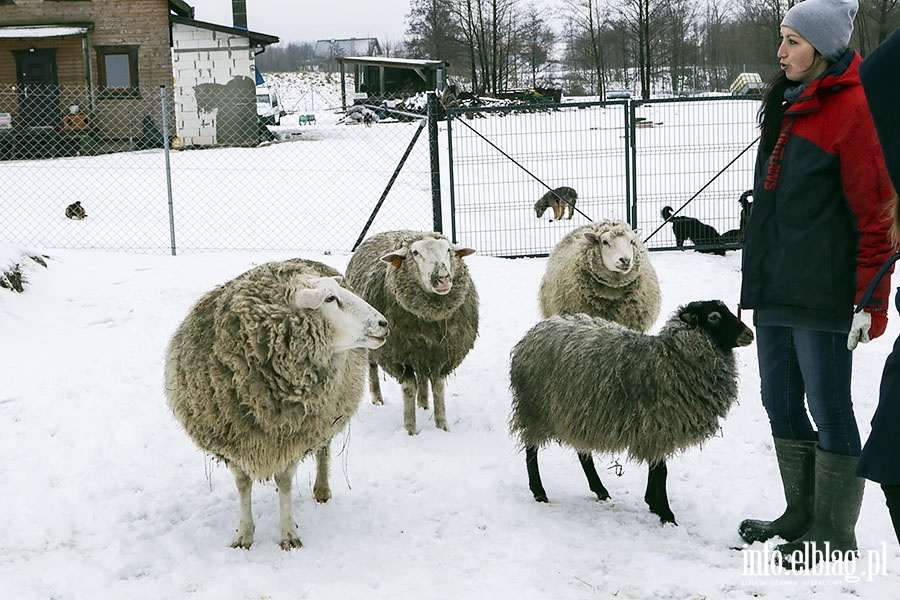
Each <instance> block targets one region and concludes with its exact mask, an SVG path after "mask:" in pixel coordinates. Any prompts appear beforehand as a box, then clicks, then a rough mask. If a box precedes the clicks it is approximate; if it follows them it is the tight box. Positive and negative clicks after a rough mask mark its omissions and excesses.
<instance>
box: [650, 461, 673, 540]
mask: <svg viewBox="0 0 900 600" xmlns="http://www.w3.org/2000/svg"><path fill="white" fill-rule="evenodd" d="M668 474H669V470H668V469H667V468H666V461H664V460H661V461H659V462H657V463H654V464H652V465H650V472H649V473H648V475H647V492H646V493H645V494H644V502H646V503H647V505H648V506H649V507H650V512H652V513H653V514H655V515H658V516H659V520H660V521H662V522H663V523H672V524H673V525H678V523H676V522H675V515H674V514H672V509H670V508H669V496H668V494H667V493H666V477H667V476H668Z"/></svg>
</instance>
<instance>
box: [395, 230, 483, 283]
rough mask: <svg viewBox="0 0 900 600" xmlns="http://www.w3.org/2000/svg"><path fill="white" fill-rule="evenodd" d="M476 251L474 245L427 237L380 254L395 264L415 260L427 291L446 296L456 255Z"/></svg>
mask: <svg viewBox="0 0 900 600" xmlns="http://www.w3.org/2000/svg"><path fill="white" fill-rule="evenodd" d="M473 252H475V250H473V249H472V248H460V247H459V246H457V245H456V244H452V243H451V242H450V240H448V239H446V238H439V237H425V238H423V239H420V240H416V241H415V242H413V243H411V244H410V245H409V246H408V247H400V248H398V249H396V250H394V251H393V252H390V253H388V254H385V255H384V256H382V257H381V260H383V261H384V262H386V263H389V264H391V265H392V266H394V267H397V268H399V267H401V266H402V265H403V262H404V261H405V260H412V261H413V263H414V264H415V266H416V269H417V271H418V274H419V278H418V279H419V284H420V285H421V286H422V289H424V290H425V291H426V292H428V293H430V294H437V295H439V296H444V295H446V294H449V293H450V289H451V288H452V287H453V275H454V273H455V270H456V269H455V267H454V263H453V258H454V256H456V257H459V258H462V257H464V256H468V255H470V254H472V253H473Z"/></svg>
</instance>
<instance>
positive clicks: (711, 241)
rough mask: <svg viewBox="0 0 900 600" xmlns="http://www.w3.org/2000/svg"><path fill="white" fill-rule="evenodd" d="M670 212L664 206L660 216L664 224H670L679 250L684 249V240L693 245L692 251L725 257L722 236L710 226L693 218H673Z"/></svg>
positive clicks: (670, 210) (668, 207) (670, 208)
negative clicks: (664, 221)
mask: <svg viewBox="0 0 900 600" xmlns="http://www.w3.org/2000/svg"><path fill="white" fill-rule="evenodd" d="M672 212H673V211H672V207H671V206H664V207H663V209H662V211H661V212H660V214H661V215H662V218H663V219H665V220H666V222H668V223H671V224H672V230H673V231H674V232H675V245H676V246H678V248H679V249H683V248H684V241H685V240H690V241H692V242H693V243H694V249H695V250H697V252H704V253H707V254H718V255H719V256H725V248H724V247H723V246H722V236H720V235H719V232H718V231H716V230H715V228H714V227H713V226H712V225H707V224H706V223H704V222H703V221H701V220H699V219H695V218H694V217H673V216H672Z"/></svg>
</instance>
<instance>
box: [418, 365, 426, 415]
mask: <svg viewBox="0 0 900 600" xmlns="http://www.w3.org/2000/svg"><path fill="white" fill-rule="evenodd" d="M416 385H417V386H418V389H417V390H416V403H417V404H418V405H419V408H424V409H425V410H428V377H427V376H426V375H422V374H421V373H416Z"/></svg>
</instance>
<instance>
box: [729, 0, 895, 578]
mask: <svg viewBox="0 0 900 600" xmlns="http://www.w3.org/2000/svg"><path fill="white" fill-rule="evenodd" d="M857 9H858V5H857V2H856V0H806V1H805V2H801V3H799V4H796V5H794V7H793V8H791V9H790V10H789V11H788V12H787V14H786V15H785V17H784V20H783V21H782V26H781V39H782V41H781V45H780V46H779V48H778V58H779V61H780V64H781V73H779V75H778V76H776V78H774V79H773V80H772V82H771V83H770V85H769V87H768V88H767V91H766V97H765V99H764V101H763V106H762V108H761V110H760V117H761V119H760V120H761V129H762V134H761V138H760V146H759V153H758V155H757V164H756V173H755V181H754V189H753V210H752V211H751V214H750V219H749V222H748V223H747V230H746V235H745V238H744V250H743V265H742V285H741V306H742V308H750V309H753V310H754V324H755V325H756V340H757V352H758V356H759V375H760V393H761V397H762V402H763V406H764V407H765V409H766V413H767V415H768V417H769V423H770V426H771V431H772V436H773V438H774V444H775V454H776V458H777V460H778V466H779V471H780V473H781V479H782V484H783V486H784V493H785V499H786V500H787V509H786V510H785V512H784V514H782V515H781V516H780V517H779V518H777V519H775V520H773V521H762V520H755V519H748V520H745V521H743V522H742V523H741V525H740V528H739V531H740V534H741V536H742V537H743V538H744V540H745V541H747V542H748V543H752V542H755V541H763V540H767V539H770V538H772V537H776V536H778V537H781V538H782V539H785V540H787V541H788V542H789V543H787V544H783V545H781V546H778V548H777V550H778V551H779V552H780V553H781V556H782V559H783V563H785V564H788V565H793V566H809V565H810V564H812V563H814V562H816V561H817V560H821V559H823V558H824V559H830V558H834V557H835V556H845V555H847V554H853V553H856V551H857V545H856V535H855V528H856V521H857V518H858V517H859V509H860V506H861V504H862V494H863V487H864V482H863V480H862V479H859V478H857V477H856V476H855V474H854V472H855V469H856V464H857V460H858V457H859V454H860V446H861V444H860V437H859V430H858V428H857V425H856V418H855V415H854V413H853V404H852V402H851V398H850V374H851V368H852V352H851V350H850V349H849V348H850V347H855V346H856V342H857V341H862V342H867V341H869V340H870V339H873V338H875V337H878V336H879V335H881V334H882V333H883V332H884V329H885V327H886V325H887V311H886V308H887V298H888V288H889V281H888V279H887V278H886V279H885V280H883V281H882V282H881V284H880V286H879V288H878V289H877V291H876V293H875V295H874V298H873V301H872V302H870V303H869V307H868V308H867V309H866V310H865V311H861V312H859V313H857V314H856V315H855V316H854V312H853V309H854V306H855V305H856V303H857V302H858V301H859V300H860V298H861V296H862V295H863V293H864V291H865V289H866V287H867V286H868V284H869V282H870V281H871V280H872V278H873V276H874V274H875V273H876V272H877V271H878V268H879V267H880V266H881V265H882V264H883V263H884V262H885V260H886V259H887V258H888V257H889V256H890V254H891V245H890V241H889V229H890V219H889V215H890V208H889V206H890V204H889V203H890V200H891V198H892V195H893V192H892V189H891V186H890V182H889V180H888V177H887V172H886V170H885V167H884V160H883V158H882V154H881V150H880V148H879V145H878V139H877V137H876V135H875V129H874V125H873V124H872V118H871V115H870V113H869V111H868V108H867V105H866V99H865V96H864V94H863V90H862V87H861V86H860V81H859V72H858V67H859V63H860V61H861V57H860V55H859V54H858V53H857V52H856V51H855V50H853V49H850V48H848V44H849V41H850V34H851V32H852V31H853V19H854V17H855V16H856V11H857ZM807 409H808V412H809V414H811V415H812V420H813V422H814V424H815V427H814V426H813V422H811V421H810V419H809V416H807V415H808V413H807ZM825 552H828V555H825V554H823V553H825Z"/></svg>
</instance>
